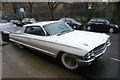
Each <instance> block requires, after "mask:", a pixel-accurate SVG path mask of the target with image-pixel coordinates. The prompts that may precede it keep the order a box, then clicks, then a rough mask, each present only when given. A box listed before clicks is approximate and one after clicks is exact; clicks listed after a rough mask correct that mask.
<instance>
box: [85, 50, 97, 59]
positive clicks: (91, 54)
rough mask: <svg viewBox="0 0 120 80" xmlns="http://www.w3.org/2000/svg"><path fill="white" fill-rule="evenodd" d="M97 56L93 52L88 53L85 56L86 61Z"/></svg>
mask: <svg viewBox="0 0 120 80" xmlns="http://www.w3.org/2000/svg"><path fill="white" fill-rule="evenodd" d="M94 56H95V54H94V53H93V51H91V52H89V53H87V55H85V57H84V59H90V58H91V57H94Z"/></svg>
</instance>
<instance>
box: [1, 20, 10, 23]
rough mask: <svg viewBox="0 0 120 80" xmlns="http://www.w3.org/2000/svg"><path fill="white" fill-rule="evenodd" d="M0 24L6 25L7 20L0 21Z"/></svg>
mask: <svg viewBox="0 0 120 80" xmlns="http://www.w3.org/2000/svg"><path fill="white" fill-rule="evenodd" d="M0 23H8V21H7V20H0Z"/></svg>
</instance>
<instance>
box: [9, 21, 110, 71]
mask: <svg viewBox="0 0 120 80" xmlns="http://www.w3.org/2000/svg"><path fill="white" fill-rule="evenodd" d="M9 37H10V41H13V42H16V43H18V44H20V45H22V46H27V47H30V48H32V49H35V50H38V51H42V52H44V53H45V54H48V55H50V56H52V57H54V58H57V59H59V60H60V61H61V62H62V64H63V65H64V66H65V67H66V68H68V69H71V70H74V69H77V68H78V67H79V66H80V65H90V64H91V63H92V62H93V61H94V60H95V59H96V58H97V57H99V56H101V55H102V54H103V53H104V52H105V51H106V49H107V46H109V45H110V36H108V35H106V34H103V33H94V32H87V31H80V30H79V31H78V30H73V29H72V28H71V27H70V26H69V25H68V24H66V23H64V22H62V21H45V22H39V23H35V24H27V25H24V26H23V28H22V29H21V31H19V32H17V33H10V35H9Z"/></svg>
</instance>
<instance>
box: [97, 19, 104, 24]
mask: <svg viewBox="0 0 120 80" xmlns="http://www.w3.org/2000/svg"><path fill="white" fill-rule="evenodd" d="M97 22H98V23H105V20H104V19H98V20H97Z"/></svg>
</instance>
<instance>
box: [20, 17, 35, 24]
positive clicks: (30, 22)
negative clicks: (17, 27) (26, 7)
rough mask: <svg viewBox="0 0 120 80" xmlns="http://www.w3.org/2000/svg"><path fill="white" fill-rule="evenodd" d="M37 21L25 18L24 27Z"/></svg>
mask: <svg viewBox="0 0 120 80" xmlns="http://www.w3.org/2000/svg"><path fill="white" fill-rule="evenodd" d="M36 22H37V21H36V20H35V19H34V18H24V19H23V20H22V23H23V25H25V24H32V23H36Z"/></svg>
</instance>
